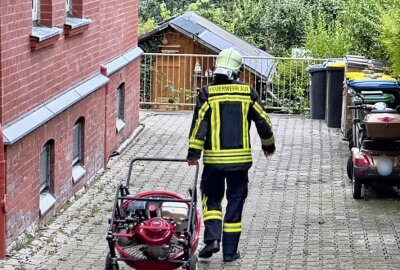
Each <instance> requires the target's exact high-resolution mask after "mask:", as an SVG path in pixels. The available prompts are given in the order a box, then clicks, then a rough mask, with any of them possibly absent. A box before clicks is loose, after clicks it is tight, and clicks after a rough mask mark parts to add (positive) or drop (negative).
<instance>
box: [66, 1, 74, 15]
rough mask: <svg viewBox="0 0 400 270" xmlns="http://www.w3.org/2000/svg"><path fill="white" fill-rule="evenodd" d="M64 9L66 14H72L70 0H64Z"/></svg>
mask: <svg viewBox="0 0 400 270" xmlns="http://www.w3.org/2000/svg"><path fill="white" fill-rule="evenodd" d="M65 11H66V13H67V16H72V0H65Z"/></svg>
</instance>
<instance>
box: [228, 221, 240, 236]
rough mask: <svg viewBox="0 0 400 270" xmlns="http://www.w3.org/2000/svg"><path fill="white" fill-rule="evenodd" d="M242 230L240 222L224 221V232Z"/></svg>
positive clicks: (238, 231)
mask: <svg viewBox="0 0 400 270" xmlns="http://www.w3.org/2000/svg"><path fill="white" fill-rule="evenodd" d="M241 231H242V223H241V222H238V223H224V232H227V233H240V232H241Z"/></svg>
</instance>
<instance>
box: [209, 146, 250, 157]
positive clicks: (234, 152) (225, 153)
mask: <svg viewBox="0 0 400 270" xmlns="http://www.w3.org/2000/svg"><path fill="white" fill-rule="evenodd" d="M204 156H207V157H234V156H251V149H249V148H248V149H221V150H218V151H213V150H208V149H206V150H204Z"/></svg>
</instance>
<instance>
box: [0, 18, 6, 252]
mask: <svg viewBox="0 0 400 270" xmlns="http://www.w3.org/2000/svg"><path fill="white" fill-rule="evenodd" d="M1 28H2V25H0V260H1V259H5V258H6V237H7V234H6V214H7V208H6V188H7V179H6V162H5V155H4V141H3V127H2V123H3V77H2V76H3V74H2V73H3V61H1V59H3V57H2V56H3V52H2V51H3V50H2V49H3V48H2V43H1V41H2V40H3V35H2V34H1V33H2V32H3V29H1Z"/></svg>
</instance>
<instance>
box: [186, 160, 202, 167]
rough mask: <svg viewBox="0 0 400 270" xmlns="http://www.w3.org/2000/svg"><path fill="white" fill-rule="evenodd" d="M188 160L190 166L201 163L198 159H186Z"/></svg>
mask: <svg viewBox="0 0 400 270" xmlns="http://www.w3.org/2000/svg"><path fill="white" fill-rule="evenodd" d="M186 162H187V164H188V165H189V166H192V165H197V163H199V162H198V161H197V159H186Z"/></svg>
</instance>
